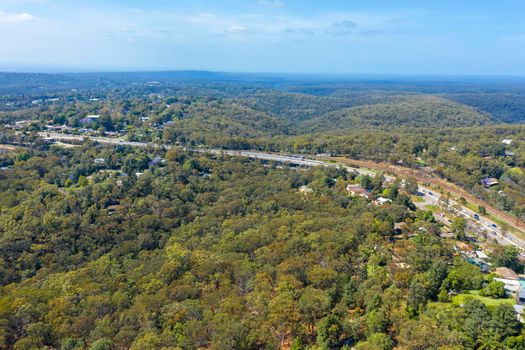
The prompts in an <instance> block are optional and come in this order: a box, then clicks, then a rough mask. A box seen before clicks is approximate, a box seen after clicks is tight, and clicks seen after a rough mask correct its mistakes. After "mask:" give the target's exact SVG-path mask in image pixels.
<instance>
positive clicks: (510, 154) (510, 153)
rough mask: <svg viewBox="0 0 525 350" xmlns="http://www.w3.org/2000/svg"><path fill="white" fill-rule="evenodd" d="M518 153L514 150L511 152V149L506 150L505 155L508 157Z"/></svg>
mask: <svg viewBox="0 0 525 350" xmlns="http://www.w3.org/2000/svg"><path fill="white" fill-rule="evenodd" d="M515 154H516V153H514V152H511V151H505V156H506V157H512V156H513V155H515Z"/></svg>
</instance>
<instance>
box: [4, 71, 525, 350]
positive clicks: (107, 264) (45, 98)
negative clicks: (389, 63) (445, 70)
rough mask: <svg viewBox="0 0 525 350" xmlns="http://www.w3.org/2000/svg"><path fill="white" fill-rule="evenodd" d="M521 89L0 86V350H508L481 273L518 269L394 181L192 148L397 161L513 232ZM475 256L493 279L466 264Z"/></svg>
mask: <svg viewBox="0 0 525 350" xmlns="http://www.w3.org/2000/svg"><path fill="white" fill-rule="evenodd" d="M524 92H525V84H523V83H522V82H521V81H520V80H519V79H517V80H505V79H500V80H497V79H494V80H488V79H487V80H481V79H470V80H469V79H466V80H461V79H452V78H451V80H450V81H444V80H439V79H436V78H430V77H426V78H420V79H419V80H417V79H413V78H412V79H408V80H403V79H401V78H393V77H383V78H378V77H375V78H370V79H365V78H359V79H354V80H352V79H350V78H344V79H343V78H340V79H328V78H326V77H300V76H277V75H249V74H236V75H229V74H223V73H208V72H155V73H148V72H143V73H108V74H102V73H101V74H98V73H97V74H95V73H93V74H56V75H53V74H50V75H47V74H9V73H2V74H0V95H1V96H0V144H1V145H2V146H3V147H2V148H0V253H1V254H0V348H2V349H15V350H23V349H64V350H73V349H75V350H80V349H89V350H101V349H133V350H138V349H141V350H142V349H146V350H147V349H166V350H167V349H253V350H259V349H293V350H300V349H311V350H314V349H315V350H327V349H349V348H356V349H361V350H363V349H374V350H375V349H383V350H390V349H393V348H399V349H414V350H416V349H418V350H419V349H436V350H437V349H458V350H459V349H524V348H525V338H524V330H523V325H522V323H521V322H519V320H518V319H517V317H516V313H515V309H514V307H513V305H514V304H515V300H514V298H513V297H511V298H509V297H508V295H507V294H506V293H507V291H506V290H505V289H504V283H503V282H501V281H500V280H497V279H495V277H496V275H495V274H494V273H492V272H493V269H494V268H497V267H503V268H507V269H511V270H512V271H514V272H516V273H523V268H524V266H523V262H522V260H521V255H520V252H519V251H518V250H517V249H516V248H514V247H513V246H510V245H508V246H501V245H499V244H496V242H494V241H493V240H490V239H488V238H486V239H484V240H481V239H480V238H479V237H473V236H472V234H471V231H472V227H470V226H471V225H470V226H469V224H468V223H467V221H466V220H465V219H464V218H462V217H449V216H445V214H446V215H448V214H449V213H445V214H443V213H441V212H440V213H439V214H438V213H437V210H438V209H439V208H437V205H436V206H434V207H432V206H430V207H424V206H422V205H421V203H420V202H418V201H421V197H420V195H419V193H418V184H417V183H415V182H414V180H413V179H409V178H399V177H397V178H391V177H390V176H388V177H387V176H385V174H381V173H378V174H377V175H376V176H374V177H372V176H370V175H365V174H362V173H361V174H359V173H356V172H352V171H348V170H346V169H344V168H342V167H336V166H332V167H312V168H306V167H295V166H291V165H289V164H282V163H277V162H274V161H254V160H249V159H241V158H236V157H230V156H226V155H224V154H220V152H215V153H204V152H194V151H192V150H195V149H199V150H202V149H205V148H207V147H210V148H217V149H230V150H241V149H242V150H244V149H251V150H261V151H271V152H280V153H286V154H290V153H291V154H294V155H295V156H296V157H305V156H307V155H308V156H316V155H317V156H319V157H327V156H330V155H332V156H342V157H348V158H351V159H356V160H368V161H374V162H383V163H387V164H395V165H396V166H402V167H407V168H410V169H417V170H420V171H424V172H425V174H427V175H428V176H435V177H439V178H442V179H443V180H447V181H450V182H452V183H454V184H456V185H457V186H460V187H461V188H463V189H465V190H467V191H469V192H470V193H471V194H473V195H475V196H477V197H479V198H481V199H484V200H486V201H488V202H489V203H491V204H492V205H494V206H495V207H497V208H500V209H502V210H505V211H507V212H509V213H511V214H512V215H514V216H516V217H518V218H521V219H522V220H523V219H525V126H523V125H521V124H520V122H522V121H523V120H525V119H524V116H525V113H524V111H525V108H524V107H525V104H523V103H522V97H520V96H523V94H524ZM52 133H63V134H68V135H76V136H78V139H77V140H76V141H74V142H71V144H63V143H60V142H56V140H54V139H53V137H51V135H52ZM46 135H49V137H48V138H47V137H45V136H46ZM89 137H106V138H113V139H115V140H119V141H122V142H124V141H134V142H143V143H144V145H145V146H144V147H140V148H139V147H131V146H129V145H125V144H124V143H122V144H117V145H102V144H100V143H97V142H95V141H93V140H89V139H88V138H89ZM117 143H118V142H117ZM487 178H490V179H496V180H497V184H496V185H495V186H492V187H490V188H489V187H486V186H484V185H483V184H482V180H484V179H487ZM356 188H357V189H359V191H360V192H359V193H361V194H362V195H355V194H352V193H351V189H356ZM356 191H357V190H356ZM463 199H464V198H463ZM476 209H477V210H478V211H480V212H481V211H482V210H481V209H482V208H476ZM440 215H441V216H440ZM447 218H449V222H447ZM445 223H446V224H445ZM461 247H463V248H461ZM465 247H466V248H465ZM460 248H461V249H464V250H461V249H460ZM478 251H486V252H487V254H488V256H487V258H486V259H487V261H488V263H489V264H490V269H491V271H490V272H491V273H484V271H482V269H480V267H479V266H477V265H475V264H473V263H472V261H469V260H468V259H465V254H466V253H465V252H467V253H469V254H476V252H478ZM469 256H470V255H469ZM487 266H488V265H487ZM512 271H511V272H512ZM485 272H486V271H485Z"/></svg>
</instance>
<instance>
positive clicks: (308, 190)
mask: <svg viewBox="0 0 525 350" xmlns="http://www.w3.org/2000/svg"><path fill="white" fill-rule="evenodd" d="M313 191H314V190H312V189H311V188H310V187H308V186H301V187H299V192H301V193H302V194H304V195H305V196H306V195H307V194H309V193H312V192H313Z"/></svg>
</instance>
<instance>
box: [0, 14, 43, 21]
mask: <svg viewBox="0 0 525 350" xmlns="http://www.w3.org/2000/svg"><path fill="white" fill-rule="evenodd" d="M34 19H35V16H33V15H32V14H30V13H26V12H22V13H5V12H0V23H21V22H30V21H33V20H34Z"/></svg>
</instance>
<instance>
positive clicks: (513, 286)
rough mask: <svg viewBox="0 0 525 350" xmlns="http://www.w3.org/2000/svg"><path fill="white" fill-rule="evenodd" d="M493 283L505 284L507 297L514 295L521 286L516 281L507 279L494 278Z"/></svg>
mask: <svg viewBox="0 0 525 350" xmlns="http://www.w3.org/2000/svg"><path fill="white" fill-rule="evenodd" d="M494 281H499V282H503V283H504V284H505V293H507V295H509V296H511V295H516V293H518V291H519V290H520V288H521V284H520V282H519V281H518V280H513V279H507V278H498V277H496V278H494Z"/></svg>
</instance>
